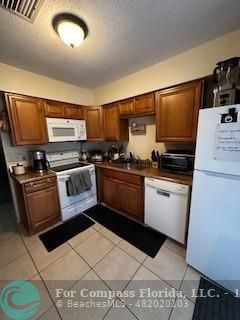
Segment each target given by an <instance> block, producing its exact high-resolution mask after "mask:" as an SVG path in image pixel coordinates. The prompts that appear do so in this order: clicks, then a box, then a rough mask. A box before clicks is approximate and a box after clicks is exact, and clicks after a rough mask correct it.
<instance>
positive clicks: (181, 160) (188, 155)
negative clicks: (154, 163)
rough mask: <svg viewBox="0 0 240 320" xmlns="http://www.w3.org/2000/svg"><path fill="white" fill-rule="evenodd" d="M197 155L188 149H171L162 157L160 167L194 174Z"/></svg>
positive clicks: (170, 170)
mask: <svg viewBox="0 0 240 320" xmlns="http://www.w3.org/2000/svg"><path fill="white" fill-rule="evenodd" d="M194 159H195V155H194V153H193V151H188V150H170V151H167V152H165V153H163V154H162V155H161V157H160V169H161V170H163V171H169V172H177V173H183V174H188V175H192V173H193V169H194Z"/></svg>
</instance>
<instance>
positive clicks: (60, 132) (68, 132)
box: [52, 127, 75, 137]
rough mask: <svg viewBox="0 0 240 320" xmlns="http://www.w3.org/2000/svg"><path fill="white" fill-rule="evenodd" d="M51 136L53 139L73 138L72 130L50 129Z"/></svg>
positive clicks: (73, 132)
mask: <svg viewBox="0 0 240 320" xmlns="http://www.w3.org/2000/svg"><path fill="white" fill-rule="evenodd" d="M52 134H53V136H54V137H74V136H75V130H74V128H60V127H57V128H52Z"/></svg>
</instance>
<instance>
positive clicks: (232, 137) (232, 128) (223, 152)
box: [214, 122, 240, 161]
mask: <svg viewBox="0 0 240 320" xmlns="http://www.w3.org/2000/svg"><path fill="white" fill-rule="evenodd" d="M214 158H215V159H216V160H222V161H240V123H239V122H237V123H236V122H235V123H222V124H218V125H217V128H216V134H215V147H214Z"/></svg>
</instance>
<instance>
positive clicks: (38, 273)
mask: <svg viewBox="0 0 240 320" xmlns="http://www.w3.org/2000/svg"><path fill="white" fill-rule="evenodd" d="M19 234H20V237H21V238H22V234H21V233H20V232H19ZM22 241H23V239H22ZM23 242H24V241H23ZM24 245H25V248H26V249H27V252H28V254H29V256H30V259H31V260H32V263H33V265H34V266H35V268H36V270H37V275H39V277H40V279H41V281H42V282H43V285H44V287H45V289H46V291H47V293H48V295H49V297H50V299H51V300H52V302H53V305H54V300H53V298H52V296H51V294H50V292H49V290H48V287H47V285H46V283H45V282H44V280H43V278H42V275H41V273H40V272H39V271H38V268H37V266H36V264H35V262H34V260H33V257H32V255H31V253H30V251H29V250H28V248H27V246H26V244H25V243H24ZM34 276H35V275H34ZM34 276H33V277H34ZM33 277H32V278H33ZM51 307H52V306H51ZM49 309H50V308H49ZM49 309H48V310H49ZM55 309H56V307H55ZM56 310H57V309H56ZM57 313H58V315H59V317H60V319H62V317H61V315H60V313H59V312H58V310H57ZM43 314H44V313H42V314H41V315H40V316H39V318H40V317H41V316H42V315H43Z"/></svg>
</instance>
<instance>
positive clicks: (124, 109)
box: [118, 99, 134, 116]
mask: <svg viewBox="0 0 240 320" xmlns="http://www.w3.org/2000/svg"><path fill="white" fill-rule="evenodd" d="M118 107H119V113H120V116H127V115H132V114H134V99H127V100H123V101H120V102H119V103H118Z"/></svg>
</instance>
